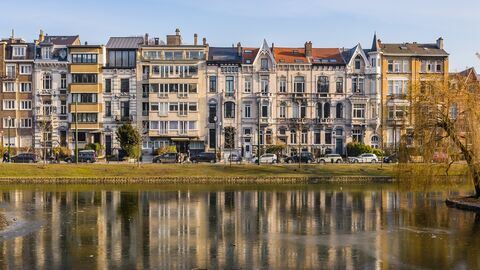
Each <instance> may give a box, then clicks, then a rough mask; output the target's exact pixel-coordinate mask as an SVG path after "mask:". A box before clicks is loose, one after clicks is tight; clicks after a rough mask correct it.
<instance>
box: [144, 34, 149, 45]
mask: <svg viewBox="0 0 480 270" xmlns="http://www.w3.org/2000/svg"><path fill="white" fill-rule="evenodd" d="M143 44H144V45H148V33H145V37H144V38H143Z"/></svg>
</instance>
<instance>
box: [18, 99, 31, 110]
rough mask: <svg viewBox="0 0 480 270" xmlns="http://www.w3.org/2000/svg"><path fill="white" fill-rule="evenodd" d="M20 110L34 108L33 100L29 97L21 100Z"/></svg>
mask: <svg viewBox="0 0 480 270" xmlns="http://www.w3.org/2000/svg"><path fill="white" fill-rule="evenodd" d="M20 110H21V111H30V110H32V100H29V99H23V100H20Z"/></svg>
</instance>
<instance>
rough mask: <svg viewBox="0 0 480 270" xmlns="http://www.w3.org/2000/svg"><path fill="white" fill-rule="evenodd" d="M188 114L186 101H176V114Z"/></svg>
mask: <svg viewBox="0 0 480 270" xmlns="http://www.w3.org/2000/svg"><path fill="white" fill-rule="evenodd" d="M187 114H188V103H187V102H179V103H178V115H181V116H186V115H187Z"/></svg>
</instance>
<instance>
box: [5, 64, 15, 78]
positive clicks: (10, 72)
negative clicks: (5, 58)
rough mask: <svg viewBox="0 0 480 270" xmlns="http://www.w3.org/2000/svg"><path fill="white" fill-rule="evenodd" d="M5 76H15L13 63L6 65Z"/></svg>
mask: <svg viewBox="0 0 480 270" xmlns="http://www.w3.org/2000/svg"><path fill="white" fill-rule="evenodd" d="M6 68H7V77H8V78H15V77H16V67H15V65H7V67H6Z"/></svg>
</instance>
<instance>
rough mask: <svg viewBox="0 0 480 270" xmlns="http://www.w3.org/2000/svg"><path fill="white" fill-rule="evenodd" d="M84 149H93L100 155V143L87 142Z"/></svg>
mask: <svg viewBox="0 0 480 270" xmlns="http://www.w3.org/2000/svg"><path fill="white" fill-rule="evenodd" d="M85 150H95V153H97V155H100V153H101V151H102V145H101V144H99V143H89V144H87V145H85Z"/></svg>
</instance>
